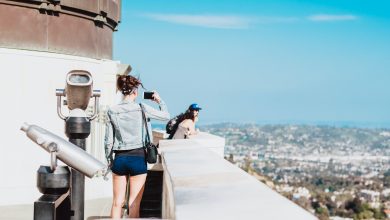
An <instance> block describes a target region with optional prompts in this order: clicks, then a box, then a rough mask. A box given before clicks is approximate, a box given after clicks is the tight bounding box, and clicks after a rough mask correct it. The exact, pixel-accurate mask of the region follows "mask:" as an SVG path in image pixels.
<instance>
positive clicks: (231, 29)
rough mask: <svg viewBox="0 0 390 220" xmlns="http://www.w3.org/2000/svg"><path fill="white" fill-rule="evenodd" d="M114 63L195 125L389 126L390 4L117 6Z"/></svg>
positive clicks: (165, 3) (128, 3)
mask: <svg viewBox="0 0 390 220" xmlns="http://www.w3.org/2000/svg"><path fill="white" fill-rule="evenodd" d="M122 6H123V9H122V22H121V23H120V25H119V31H118V32H116V33H115V34H114V59H115V60H120V61H121V62H123V63H128V64H130V65H131V66H132V67H133V69H134V71H133V73H134V74H136V75H140V77H141V79H142V80H143V82H144V84H145V86H146V88H148V89H156V90H158V91H159V92H160V94H161V96H162V97H163V99H164V100H165V101H166V102H167V104H168V106H169V109H170V112H171V114H172V116H173V115H175V114H177V113H179V112H182V111H184V110H185V109H186V108H187V107H188V105H189V104H191V103H192V102H197V103H199V104H200V105H201V106H202V107H203V108H204V109H203V110H202V111H201V115H200V116H201V118H200V123H206V124H207V123H218V122H244V123H262V122H270V123H288V122H292V123H320V122H323V123H329V122H330V123H332V122H333V123H336V124H340V123H341V124H342V122H348V123H352V124H360V125H362V124H374V126H375V125H378V126H381V127H389V126H388V125H389V124H390V123H389V122H390V114H389V112H390V103H389V102H387V98H388V97H390V90H389V89H388V86H387V82H390V74H389V69H390V62H388V60H390V53H389V52H388V51H390V43H389V41H388V39H390V26H389V25H388V24H389V21H390V15H389V14H388V13H387V11H388V10H389V9H390V3H384V2H375V4H373V3H368V2H365V1H346V0H343V1H299V2H298V1H246V2H245V3H243V2H240V1H224V2H208V1H186V2H185V3H181V2H179V1H153V2H148V1H143V2H135V1H123V2H122Z"/></svg>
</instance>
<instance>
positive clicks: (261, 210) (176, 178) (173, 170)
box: [160, 135, 316, 220]
mask: <svg viewBox="0 0 390 220" xmlns="http://www.w3.org/2000/svg"><path fill="white" fill-rule="evenodd" d="M200 137H201V136H199V138H200ZM214 137H215V136H214ZM208 138H209V139H207V138H205V139H203V140H195V139H190V140H163V141H160V146H161V147H162V148H161V151H162V166H163V170H164V188H163V190H164V192H163V218H169V219H186V220H188V219H225V220H226V219H272V220H278V219H280V220H285V219H299V220H305V219H308V220H309V219H316V217H315V216H313V215H312V214H311V213H309V212H307V211H306V210H304V209H303V208H301V207H299V206H298V205H296V204H295V203H293V202H292V201H290V200H288V199H287V198H285V197H283V196H282V195H280V194H278V193H277V192H275V191H273V190H272V189H270V188H269V187H267V186H266V185H265V184H263V183H261V182H259V181H258V180H256V179H255V178H254V177H252V176H250V175H249V174H247V173H246V172H245V171H243V170H241V169H239V168H238V167H236V166H234V165H233V164H231V163H229V162H228V161H226V160H224V159H223V158H221V156H220V155H219V154H216V153H215V152H213V144H215V143H219V142H218V140H219V138H216V139H215V140H213V135H211V136H208ZM216 148H217V149H218V147H216ZM222 152H223V151H222Z"/></svg>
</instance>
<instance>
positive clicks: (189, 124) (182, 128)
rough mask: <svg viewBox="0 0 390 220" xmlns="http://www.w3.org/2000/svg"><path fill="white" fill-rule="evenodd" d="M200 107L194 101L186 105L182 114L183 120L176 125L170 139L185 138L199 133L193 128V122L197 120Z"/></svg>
mask: <svg viewBox="0 0 390 220" xmlns="http://www.w3.org/2000/svg"><path fill="white" fill-rule="evenodd" d="M201 109H202V108H200V107H199V106H198V104H196V103H194V104H192V105H190V107H188V110H187V111H186V112H185V113H184V116H183V118H184V120H183V121H182V122H181V123H180V124H179V126H178V127H177V130H176V132H175V134H174V135H173V138H172V139H187V138H191V137H193V136H194V135H197V134H198V133H199V132H198V131H197V130H195V123H196V122H197V121H198V116H199V110H201Z"/></svg>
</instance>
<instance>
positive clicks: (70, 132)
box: [65, 117, 91, 220]
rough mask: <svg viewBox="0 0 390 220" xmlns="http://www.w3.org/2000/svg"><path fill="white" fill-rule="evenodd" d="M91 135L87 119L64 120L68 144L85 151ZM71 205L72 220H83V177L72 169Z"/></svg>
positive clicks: (72, 118) (89, 123) (71, 118)
mask: <svg viewBox="0 0 390 220" xmlns="http://www.w3.org/2000/svg"><path fill="white" fill-rule="evenodd" d="M90 133H91V122H90V121H89V119H88V118H87V117H68V118H67V119H66V120H65V134H66V136H68V138H69V142H71V143H73V144H75V145H77V146H78V147H80V148H81V149H83V150H85V146H86V138H87V137H88V136H89V134H90ZM71 173H72V187H71V189H70V193H71V200H72V202H71V204H72V210H73V216H72V218H71V219H72V220H84V198H85V195H84V194H85V193H84V191H85V190H84V189H85V177H84V174H82V173H80V172H79V171H77V170H75V169H73V168H72V172H71Z"/></svg>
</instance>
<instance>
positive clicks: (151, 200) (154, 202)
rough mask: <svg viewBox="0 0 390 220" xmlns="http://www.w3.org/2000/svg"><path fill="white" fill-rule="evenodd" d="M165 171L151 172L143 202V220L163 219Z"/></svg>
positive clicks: (141, 212) (147, 178)
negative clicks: (151, 219) (148, 219)
mask: <svg viewBox="0 0 390 220" xmlns="http://www.w3.org/2000/svg"><path fill="white" fill-rule="evenodd" d="M162 189H163V171H155V170H149V171H148V175H147V177H146V183H145V190H144V194H143V196H142V200H141V207H140V217H141V218H161V217H162Z"/></svg>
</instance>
